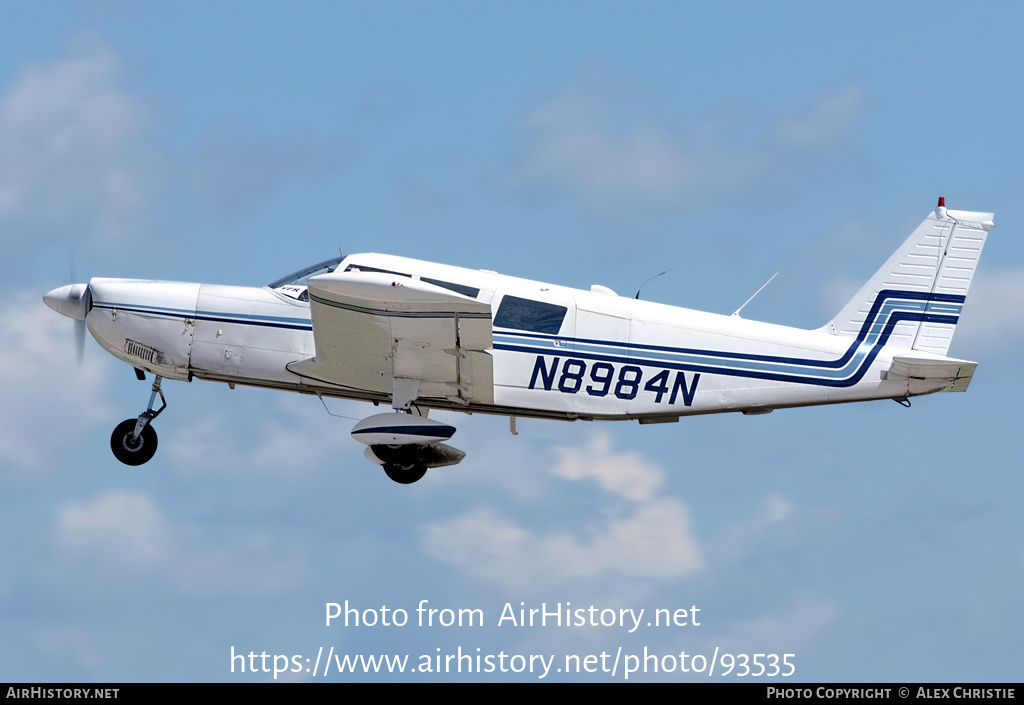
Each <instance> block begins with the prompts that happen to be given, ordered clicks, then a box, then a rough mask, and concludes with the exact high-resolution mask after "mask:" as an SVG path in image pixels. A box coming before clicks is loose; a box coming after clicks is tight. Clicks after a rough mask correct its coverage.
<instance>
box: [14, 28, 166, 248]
mask: <svg viewBox="0 0 1024 705" xmlns="http://www.w3.org/2000/svg"><path fill="white" fill-rule="evenodd" d="M121 73H122V70H121V62H120V61H119V59H118V57H117V56H116V55H115V53H114V52H113V51H112V50H111V49H110V48H109V47H108V46H107V45H106V44H104V43H103V42H102V41H99V40H98V39H96V38H95V37H85V38H81V40H80V41H79V43H78V46H77V47H76V50H75V53H74V55H73V56H72V57H70V58H67V59H60V60H55V61H49V62H39V63H35V64H32V65H30V66H28V67H27V68H26V69H25V70H24V71H22V73H21V75H20V76H19V77H18V79H17V81H16V82H15V83H14V85H13V86H12V87H11V88H10V89H9V90H8V91H7V92H6V93H5V94H4V95H3V96H2V97H0V226H2V229H3V230H4V231H5V232H7V233H10V234H11V235H14V236H15V237H14V238H10V237H8V238H5V242H4V245H5V247H7V248H8V250H10V249H11V248H14V247H17V246H18V243H24V242H26V241H30V240H31V238H27V237H26V235H33V236H36V237H39V236H42V237H49V238H53V237H61V236H63V237H68V236H70V237H75V238H81V237H85V238H88V239H90V240H92V241H93V242H95V243H101V244H111V243H114V242H118V241H120V240H122V239H123V238H124V237H125V236H127V235H128V234H130V233H132V232H133V231H135V230H136V228H137V226H138V224H139V222H140V219H141V217H142V215H143V214H144V212H145V211H146V209H147V207H148V205H149V203H150V201H151V199H152V197H153V195H154V190H155V186H156V180H157V174H158V171H159V170H158V168H157V165H158V163H159V161H160V160H159V157H158V153H157V151H156V150H155V149H154V148H153V147H152V146H151V145H150V143H149V136H148V134H147V133H148V128H149V124H150V122H151V111H150V109H149V107H148V106H147V105H146V103H145V102H144V101H143V100H141V99H140V98H138V97H137V96H135V95H134V94H133V93H132V92H130V91H129V90H127V89H126V88H124V87H123V85H122V78H121ZM8 256H10V251H8Z"/></svg>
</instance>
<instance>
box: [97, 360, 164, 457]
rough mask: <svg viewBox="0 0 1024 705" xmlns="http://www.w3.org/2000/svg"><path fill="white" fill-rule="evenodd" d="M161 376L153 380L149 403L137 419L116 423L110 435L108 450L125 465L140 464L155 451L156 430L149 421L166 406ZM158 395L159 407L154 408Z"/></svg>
mask: <svg viewBox="0 0 1024 705" xmlns="http://www.w3.org/2000/svg"><path fill="white" fill-rule="evenodd" d="M162 381H163V377H160V376H157V378H156V379H155V380H154V381H153V391H152V393H151V394H150V395H149V405H148V406H147V407H146V410H145V411H143V412H142V413H141V414H139V417H138V418H137V419H126V420H125V421H122V422H121V423H119V424H118V425H117V427H116V428H115V429H114V433H113V434H111V436H110V450H111V451H113V453H114V457H115V458H117V459H118V460H120V461H121V462H122V463H124V464H125V465H142V464H143V463H145V462H147V461H149V460H150V459H151V458H152V457H153V455H154V454H155V453H156V431H155V430H154V429H153V427H152V426H151V425H150V422H151V421H152V420H153V419H155V418H156V417H157V416H159V415H160V412H161V411H163V410H164V409H166V408H167V401H166V400H165V399H164V393H163V391H161V389H160V383H161V382H162ZM158 394H159V395H160V408H159V409H156V410H154V409H153V403H154V402H155V401H156V397H157V395H158Z"/></svg>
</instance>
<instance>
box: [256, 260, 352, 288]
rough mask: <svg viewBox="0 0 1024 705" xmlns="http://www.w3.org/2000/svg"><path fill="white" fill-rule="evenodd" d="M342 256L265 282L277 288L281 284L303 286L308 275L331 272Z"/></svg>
mask: <svg viewBox="0 0 1024 705" xmlns="http://www.w3.org/2000/svg"><path fill="white" fill-rule="evenodd" d="M343 259H344V257H335V258H334V259H329V260H324V261H323V262H320V263H318V264H314V265H313V266H311V267H306V268H304V269H300V270H299V271H297V272H293V273H291V274H289V275H288V276H287V277H281V278H280V279H278V280H277V281H274V282H271V283H270V284H267V286H269V287H270V288H271V289H279V288H281V287H282V286H305V285H306V280H307V279H309V278H310V277H315V276H316V275H318V274H329V273H331V272H333V271H334V270H335V269H336V268H337V267H338V265H339V264H341V260H343Z"/></svg>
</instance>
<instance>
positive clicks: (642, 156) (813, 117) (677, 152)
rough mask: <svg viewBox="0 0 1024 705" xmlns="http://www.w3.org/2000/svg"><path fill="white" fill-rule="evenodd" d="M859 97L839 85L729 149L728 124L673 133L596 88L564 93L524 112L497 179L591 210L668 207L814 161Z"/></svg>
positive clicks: (845, 131)
mask: <svg viewBox="0 0 1024 705" xmlns="http://www.w3.org/2000/svg"><path fill="white" fill-rule="evenodd" d="M863 102H864V100H863V96H862V93H861V91H860V90H859V89H858V88H856V87H846V88H843V89H841V90H839V91H837V92H836V93H834V94H832V95H828V96H826V97H825V98H824V99H822V100H821V101H820V102H819V103H817V104H815V105H814V106H812V107H811V108H810V109H809V110H807V111H806V112H805V113H803V114H800V115H796V116H793V117H790V118H785V119H781V120H777V121H776V122H775V123H773V124H769V125H766V126H763V127H762V128H761V129H759V130H756V132H758V133H760V134H759V137H757V138H755V139H754V141H753V142H752V143H750V144H741V146H739V147H737V146H736V143H742V142H744V140H742V139H741V137H740V133H739V131H738V130H736V131H735V133H734V132H732V131H730V130H729V127H728V126H725V127H724V128H723V127H722V126H709V125H698V126H696V127H695V128H693V129H691V130H689V131H685V130H678V129H673V128H670V127H665V126H660V125H656V124H654V123H653V122H652V121H651V120H649V119H645V118H642V117H637V116H636V113H635V111H634V110H633V109H631V107H630V106H627V105H624V104H622V103H621V102H620V103H618V104H613V103H612V102H611V101H610V100H608V98H607V97H606V96H604V95H601V94H600V93H597V92H594V91H588V90H572V91H568V92H566V93H564V94H562V95H560V96H557V97H555V98H554V99H552V100H550V101H548V102H547V103H545V104H544V105H542V106H540V107H539V108H537V109H536V110H534V111H533V112H532V113H531V114H530V115H529V116H528V118H527V120H526V124H525V128H526V133H527V147H526V150H525V154H524V155H523V157H522V158H521V159H519V160H518V163H517V164H516V165H515V166H513V167H512V168H511V169H509V170H508V171H507V173H506V174H505V175H504V178H503V183H504V185H505V186H506V187H507V188H509V189H510V190H512V191H515V192H523V193H528V194H549V193H550V192H551V191H552V190H554V191H555V192H565V193H567V194H568V195H569V196H570V197H571V198H572V199H573V200H575V201H577V202H579V203H580V204H581V205H582V206H583V207H584V208H585V209H586V210H588V211H590V212H593V213H597V214H600V215H609V214H614V213H618V212H620V211H635V210H650V209H654V210H659V209H672V208H677V207H680V206H682V205H684V204H687V203H690V202H693V201H695V200H698V199H706V198H709V197H714V196H717V195H720V194H721V193H722V192H723V191H734V190H737V189H740V190H745V189H748V188H750V187H752V186H755V185H758V184H763V183H769V184H771V183H772V182H773V181H774V180H776V179H777V178H778V176H779V174H780V173H781V172H787V173H791V172H792V170H793V168H794V164H795V163H797V162H799V163H801V166H805V164H804V162H805V161H806V160H807V159H813V158H820V157H821V156H822V155H823V154H826V153H827V152H829V151H830V150H832V149H834V148H835V147H837V146H838V145H840V144H841V143H842V142H843V141H844V140H845V139H846V138H847V136H848V135H849V134H850V132H851V130H852V129H853V127H854V125H855V123H856V120H857V118H858V116H859V114H860V112H861V110H862V108H863Z"/></svg>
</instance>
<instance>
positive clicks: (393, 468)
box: [384, 463, 427, 485]
mask: <svg viewBox="0 0 1024 705" xmlns="http://www.w3.org/2000/svg"><path fill="white" fill-rule="evenodd" d="M384 473H385V474H386V475H387V476H388V477H390V478H391V479H392V480H394V481H395V482H397V483H398V484H400V485H411V484H412V483H414V482H416V481H417V480H419V479H421V478H422V477H423V476H424V475H426V474H427V469H426V468H425V467H423V466H422V465H415V464H409V465H397V464H395V463H385V464H384Z"/></svg>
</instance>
